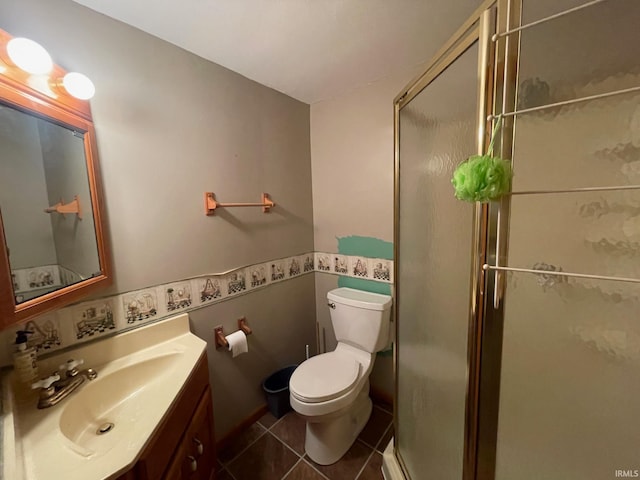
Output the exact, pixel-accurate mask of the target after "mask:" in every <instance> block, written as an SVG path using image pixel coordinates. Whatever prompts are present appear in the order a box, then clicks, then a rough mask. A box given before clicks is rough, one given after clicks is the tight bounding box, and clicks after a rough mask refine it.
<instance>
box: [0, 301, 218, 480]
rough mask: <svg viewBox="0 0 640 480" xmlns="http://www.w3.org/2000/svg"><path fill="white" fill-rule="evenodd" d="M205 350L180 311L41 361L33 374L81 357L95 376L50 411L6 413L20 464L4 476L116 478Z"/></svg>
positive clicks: (23, 408)
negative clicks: (167, 317) (13, 429)
mask: <svg viewBox="0 0 640 480" xmlns="http://www.w3.org/2000/svg"><path fill="white" fill-rule="evenodd" d="M205 347H206V343H205V342H204V341H203V340H201V339H199V338H198V337H196V336H195V335H193V334H191V333H190V331H189V318H188V315H186V314H183V315H180V316H177V317H174V318H171V319H168V320H165V321H162V322H158V323H155V324H152V325H149V326H146V327H142V328H139V329H136V330H132V331H130V332H127V333H124V334H121V335H117V336H115V337H112V338H108V339H105V340H102V341H98V342H95V343H92V344H90V345H87V346H83V347H80V348H78V349H76V350H74V351H72V352H66V353H64V354H63V355H59V356H56V357H52V358H50V359H47V360H46V361H44V362H42V363H41V365H40V371H41V372H49V371H53V370H55V369H56V366H57V365H59V364H61V363H64V361H66V360H67V359H68V358H75V359H80V358H82V359H84V365H83V367H86V368H89V367H90V368H93V369H95V370H96V371H97V372H98V377H97V378H96V379H95V380H92V381H89V380H85V381H84V383H83V384H82V385H81V386H80V387H79V388H78V389H77V390H76V391H74V392H72V393H71V394H70V395H69V396H68V397H67V398H66V399H64V400H62V401H61V402H60V403H58V404H57V405H54V406H53V407H50V408H46V409H43V410H38V409H37V408H36V406H35V404H24V405H20V406H19V407H18V408H17V409H14V411H13V412H10V416H11V414H12V416H13V418H14V422H13V425H14V427H15V431H16V435H15V437H16V445H15V453H16V457H22V459H23V460H24V461H23V465H15V471H14V472H9V473H11V475H10V476H6V475H7V467H6V466H5V478H11V479H20V478H24V479H28V480H41V479H65V480H76V479H77V480H93V479H96V480H97V479H107V478H116V477H117V476H118V474H120V473H122V472H124V471H126V470H128V469H129V468H130V467H131V466H132V465H133V464H134V463H135V462H136V460H137V458H138V456H139V455H140V453H141V452H142V450H143V448H144V446H145V444H146V443H147V440H148V439H149V437H150V436H151V435H152V433H153V431H154V430H155V428H156V427H157V426H158V424H159V423H160V421H161V420H162V418H163V416H164V414H165V413H166V412H167V410H168V409H169V407H170V406H171V404H172V402H173V400H174V398H175V397H176V396H177V395H178V393H179V392H180V389H181V388H182V386H183V385H184V383H185V382H186V380H187V379H188V377H189V375H190V373H191V371H192V370H193V368H194V367H195V366H196V364H197V362H198V360H199V358H200V356H201V355H202V353H203V352H204V350H205ZM100 429H102V430H106V432H104V433H102V432H100V433H98V432H99V430H100ZM6 437H7V434H6V432H5V439H6ZM6 453H8V452H5V454H6ZM6 459H7V458H6V455H5V460H6ZM20 470H22V473H21V474H19V471H20Z"/></svg>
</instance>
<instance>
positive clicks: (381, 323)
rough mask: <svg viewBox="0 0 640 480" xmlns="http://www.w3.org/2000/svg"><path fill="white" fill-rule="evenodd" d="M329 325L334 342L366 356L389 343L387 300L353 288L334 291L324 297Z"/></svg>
mask: <svg viewBox="0 0 640 480" xmlns="http://www.w3.org/2000/svg"><path fill="white" fill-rule="evenodd" d="M327 300H328V303H329V310H330V313H331V323H332V324H333V329H334V331H335V334H336V339H337V340H338V342H343V343H347V344H349V345H353V346H355V347H358V348H361V349H363V350H365V351H367V352H369V353H375V352H378V351H380V350H382V349H383V348H385V347H386V346H387V345H388V343H389V328H390V327H389V319H390V315H391V297H390V296H389V295H381V294H378V293H370V292H364V291H362V290H355V289H353V288H337V289H335V290H331V291H330V292H329V293H327Z"/></svg>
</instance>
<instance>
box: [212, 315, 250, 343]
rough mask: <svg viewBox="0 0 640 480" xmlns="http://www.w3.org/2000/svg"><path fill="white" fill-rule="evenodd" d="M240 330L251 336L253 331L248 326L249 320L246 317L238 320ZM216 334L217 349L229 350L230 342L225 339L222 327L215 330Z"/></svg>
mask: <svg viewBox="0 0 640 480" xmlns="http://www.w3.org/2000/svg"><path fill="white" fill-rule="evenodd" d="M238 330H242V331H243V332H244V334H245V335H251V333H252V330H251V327H250V326H249V325H248V324H247V319H246V318H245V317H242V318H239V319H238ZM213 331H214V332H215V338H216V348H229V342H227V339H226V338H224V330H223V328H222V325H219V326H217V327H216V328H214V329H213Z"/></svg>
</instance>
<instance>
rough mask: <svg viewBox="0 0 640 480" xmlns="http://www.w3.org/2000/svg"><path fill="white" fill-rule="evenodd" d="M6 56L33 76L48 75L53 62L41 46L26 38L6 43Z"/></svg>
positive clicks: (13, 39)
mask: <svg viewBox="0 0 640 480" xmlns="http://www.w3.org/2000/svg"><path fill="white" fill-rule="evenodd" d="M7 54H8V55H9V58H10V59H11V61H12V62H13V63H15V64H16V65H17V66H18V67H19V68H20V69H22V70H24V71H25V72H28V73H31V74H33V75H42V74H44V73H49V72H50V71H51V70H52V69H53V60H51V56H50V55H49V53H47V51H46V50H45V49H44V47H43V46H42V45H40V44H39V43H36V42H34V41H33V40H29V39H28V38H12V39H11V40H9V42H8V43H7Z"/></svg>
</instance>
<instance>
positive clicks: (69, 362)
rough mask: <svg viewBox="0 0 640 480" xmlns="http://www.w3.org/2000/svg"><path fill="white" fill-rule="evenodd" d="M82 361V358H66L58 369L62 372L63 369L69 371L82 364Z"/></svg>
mask: <svg viewBox="0 0 640 480" xmlns="http://www.w3.org/2000/svg"><path fill="white" fill-rule="evenodd" d="M83 363H84V360H83V359H81V358H80V359H78V360H74V359H73V358H70V359H69V360H67V361H66V362H65V363H63V364H62V365H60V367H59V368H60V371H61V372H64V371H71V370H73V369H74V368H76V367H79V366H80V365H82V364H83Z"/></svg>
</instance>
